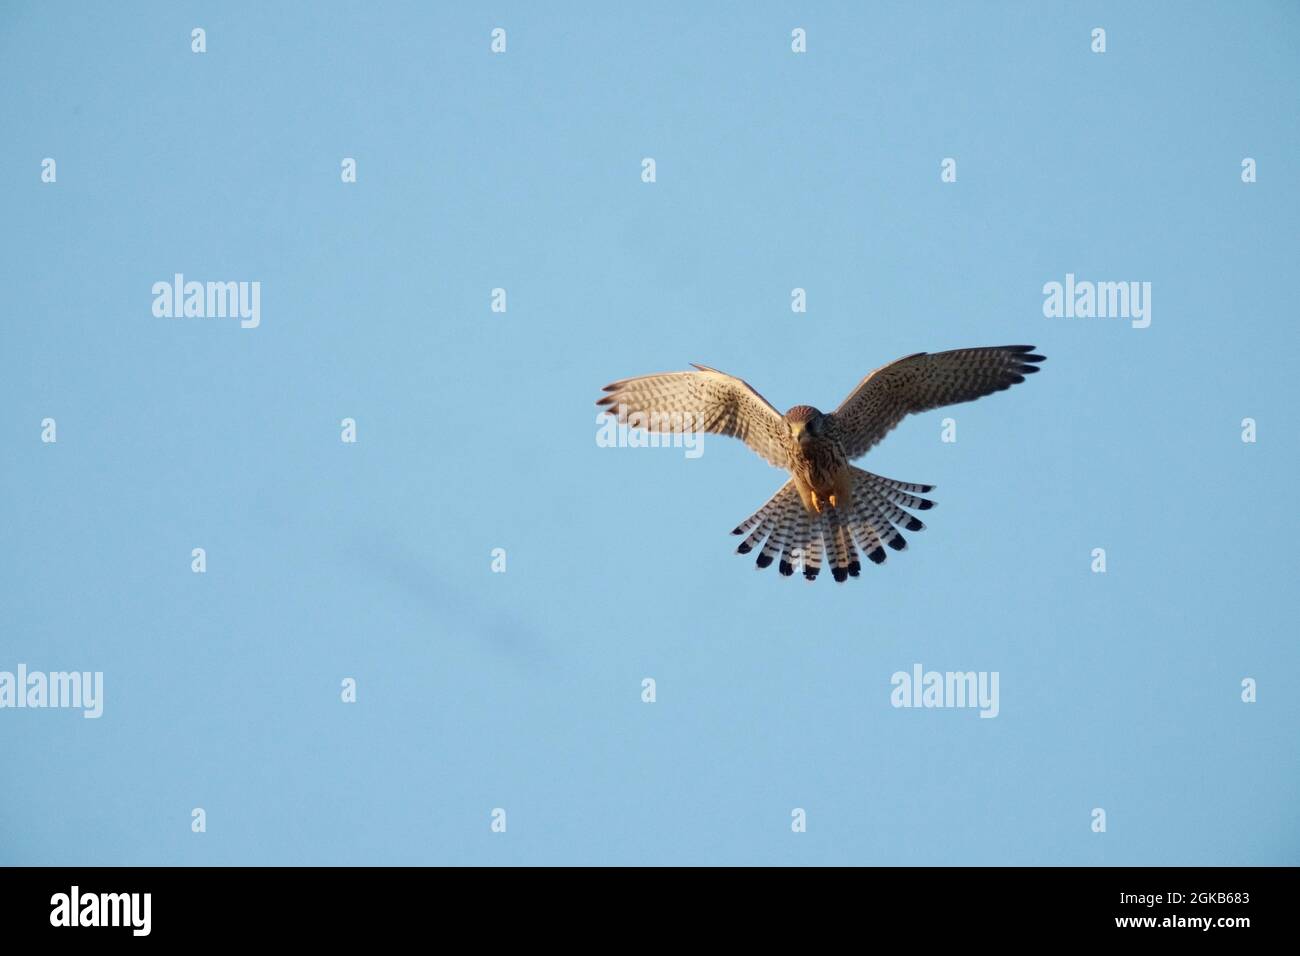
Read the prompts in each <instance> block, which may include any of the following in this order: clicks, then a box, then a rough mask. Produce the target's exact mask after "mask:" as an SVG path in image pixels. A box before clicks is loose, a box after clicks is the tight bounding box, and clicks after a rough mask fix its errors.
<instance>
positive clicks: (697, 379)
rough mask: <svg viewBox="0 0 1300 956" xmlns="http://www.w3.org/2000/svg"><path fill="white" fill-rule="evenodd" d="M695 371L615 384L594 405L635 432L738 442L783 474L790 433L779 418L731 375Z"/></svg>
mask: <svg viewBox="0 0 1300 956" xmlns="http://www.w3.org/2000/svg"><path fill="white" fill-rule="evenodd" d="M692 364H694V363H692ZM695 368H696V369H697V371H694V372H663V373H661V374H659V375H643V376H641V377H639V378H626V379H623V380H622V381H619V382H614V383H612V384H610V385H606V386H605V389H604V390H605V391H606V392H608V393H609V394H608V395H606V396H605V397H604V398H602V399H599V400H598V401H597V402H596V404H597V405H599V406H601V407H602V408H603V409H604V410H605V411H607V412H608V413H609V414H611V415H615V416H616V417H617V418H618V420H619V422H620V423H622V424H626V425H631V426H632V427H634V428H635V427H640V428H645V429H646V430H647V431H653V432H697V431H698V432H709V433H710V434H713V435H729V436H731V437H734V438H739V439H740V440H741V441H743V442H744V443H745V444H746V445H748V446H749V447H750V448H752V449H753V450H754V451H756V452H758V453H759V454H760V455H762V456H763V457H764V458H766V459H767V460H768V461H769V462H771V463H772V464H773V465H775V466H776V467H777V468H788V467H789V464H790V462H789V455H788V451H787V449H788V447H789V445H788V436H789V429H788V428H787V426H786V423H785V419H784V418H782V417H781V413H780V412H778V411H777V410H776V409H775V408H773V407H772V404H771V403H770V402H769V401H768V400H767V399H765V398H764V397H763V396H762V395H760V394H758V392H756V391H754V389H753V388H751V387H750V385H749V384H748V383H747V382H744V381H742V380H741V379H738V378H736V377H735V376H734V375H728V374H726V373H725V372H719V371H718V370H717V369H712V368H708V367H707V366H704V365H696V366H695Z"/></svg>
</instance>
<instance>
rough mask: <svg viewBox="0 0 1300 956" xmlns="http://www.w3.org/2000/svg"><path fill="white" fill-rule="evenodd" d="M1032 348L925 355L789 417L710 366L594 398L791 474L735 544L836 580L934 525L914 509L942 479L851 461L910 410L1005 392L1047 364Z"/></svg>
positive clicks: (657, 427) (642, 421) (925, 503)
mask: <svg viewBox="0 0 1300 956" xmlns="http://www.w3.org/2000/svg"><path fill="white" fill-rule="evenodd" d="M1043 358H1044V356H1042V355H1036V354H1034V347H1033V346H1032V345H1001V346H994V347H991V348H975V349H955V350H953V351H951V352H934V353H930V352H917V353H916V354H915V355H908V356H906V357H905V358H901V359H898V360H897V361H896V362H890V363H889V364H888V365H883V366H881V367H880V368H878V369H876V370H875V371H874V372H872V373H871V374H870V375H868V376H867V377H866V378H864V379H863V380H862V381H861V382H860V383H859V384H858V387H857V388H855V389H854V390H853V391H852V392H850V393H849V396H848V397H847V398H846V399H844V401H843V402H841V403H840V407H839V408H837V409H835V411H833V412H829V413H826V412H820V411H818V410H817V409H815V408H813V407H812V406H811V405H796V406H794V407H793V408H791V409H790V410H789V411H788V412H786V413H785V414H784V415H782V414H781V413H780V412H778V411H777V410H776V409H775V408H774V407H773V406H772V404H771V403H770V402H768V400H767V399H765V398H764V397H763V396H762V395H760V394H758V392H756V391H754V389H753V388H751V387H750V386H749V384H748V383H746V382H744V381H741V380H740V379H738V378H736V377H734V376H731V375H727V374H726V373H725V372H719V371H718V370H717V369H713V368H708V367H707V366H704V365H694V363H692V364H693V367H694V368H695V369H696V370H695V371H694V372H665V373H663V374H660V375H644V376H641V377H639V378H628V379H624V380H623V381H621V382H614V383H613V384H612V385H606V386H605V389H604V390H605V391H606V392H608V393H609V394H608V395H606V396H605V397H604V398H601V399H600V400H598V401H597V402H596V404H597V405H599V406H601V407H602V408H603V409H604V410H605V411H607V412H609V413H611V414H614V415H617V417H618V420H619V422H620V423H623V424H630V425H631V426H632V427H642V428H646V429H647V430H649V431H658V432H679V431H700V432H709V433H711V434H715V435H730V436H733V437H735V438H739V439H740V440H741V441H743V442H744V443H745V444H746V445H748V446H749V447H750V448H752V449H753V450H754V451H756V452H758V454H759V455H761V456H762V457H764V458H766V459H767V460H768V461H769V462H771V463H772V464H773V465H775V466H776V467H778V468H784V469H785V470H786V471H788V472H790V480H789V481H787V482H786V483H785V484H784V485H782V486H781V487H780V489H778V490H777V492H776V494H774V495H773V496H772V497H771V498H770V499H768V501H767V503H766V504H765V505H763V507H761V508H759V509H758V510H757V511H756V512H754V513H753V514H752V515H750V516H749V517H748V518H746V519H745V520H744V521H742V522H741V523H740V525H739V526H738V527H737V528H736V529H735V530H734V531H732V534H737V535H740V534H743V535H746V537H745V540H744V541H742V542H741V543H740V547H738V548H737V549H736V550H737V551H738V552H739V553H740V554H748V553H749V552H750V551H753V550H754V549H756V548H759V549H760V550H759V553H758V559H757V564H758V566H759V567H760V568H765V567H767V566H768V565H770V564H771V563H772V562H773V561H775V560H777V559H778V558H779V559H780V564H779V568H780V571H781V573H782V574H783V575H787V576H788V575H791V574H793V573H794V571H795V566H796V564H799V565H801V566H802V569H803V575H804V577H805V578H807V579H808V580H809V581H812V580H814V579H815V578H816V577H817V574H818V572H819V571H820V570H821V565H822V561H823V555H825V556H826V557H827V558H828V559H829V562H830V566H831V573H832V575H834V577H835V580H836V581H844V580H846V579H848V578H849V577H857V576H858V572H859V571H860V570H861V567H862V566H861V564H859V562H858V551H859V550H861V551H862V553H863V554H865V555H866V556H867V557H868V558H869V559H870V560H871V561H873V562H874V563H876V564H880V563H882V562H883V561H884V560H885V548H886V547H888V548H892V549H893V550H895V551H902V550H903V549H904V548H905V547H907V539H906V538H904V537H903V534H902V531H900V530H899V529H900V528H902V529H906V530H907V531H920V530H922V529H923V528H924V527H925V525H923V524H922V523H921V521H920V520H919V519H918V518H916V517H915V516H914V515H912V514H910V513H909V512H908V511H905V510H904V509H905V508H910V509H912V510H915V511H925V510H928V509H930V508H933V507H934V502H933V501H931V500H930V499H928V498H922V497H920V496H921V495H924V494H927V493H929V492H930V491H931V490H933V488H934V486H933V485H918V484H909V483H907V482H903V481H894V480H893V479H890V478H882V477H881V476H880V475H876V474H872V473H871V472H869V471H864V470H863V469H861V468H855V467H854V466H852V465H850V464H849V462H850V461H852V460H853V459H855V458H860V457H861V456H862V455H865V454H866V453H867V451H869V450H870V449H871V448H872V447H873V446H874V445H875V444H876V443H877V442H879V441H880V440H881V439H882V438H884V437H885V436H886V435H887V434H889V432H890V431H892V430H893V428H894V427H895V426H896V425H897V424H898V423H899V422H900V421H902V420H903V418H904V417H905V416H907V415H908V414H910V413H912V412H924V411H929V410H930V409H932V408H939V407H940V406H943V405H956V404H958V403H960V402H970V401H974V400H975V399H977V398H980V397H982V396H984V395H989V394H991V393H993V392H1001V391H1003V390H1005V389H1008V388H1010V387H1011V386H1012V385H1016V384H1019V383H1020V382H1023V381H1024V380H1025V376H1026V375H1029V374H1031V373H1033V372H1037V371H1038V365H1037V363H1038V362H1041V361H1043Z"/></svg>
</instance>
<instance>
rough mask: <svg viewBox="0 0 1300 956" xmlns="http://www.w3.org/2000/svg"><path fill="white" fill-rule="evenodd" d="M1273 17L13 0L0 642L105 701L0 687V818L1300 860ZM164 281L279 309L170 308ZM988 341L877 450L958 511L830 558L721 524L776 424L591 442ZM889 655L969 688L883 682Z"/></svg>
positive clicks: (45, 838) (94, 837) (32, 859)
mask: <svg viewBox="0 0 1300 956" xmlns="http://www.w3.org/2000/svg"><path fill="white" fill-rule="evenodd" d="M194 27H203V28H204V29H205V30H206V39H207V52H206V53H203V54H201V55H200V54H195V53H192V52H191V48H190V32H191V30H192V29H193V28H194ZM494 27H503V28H504V29H505V30H506V31H507V50H506V52H505V53H504V54H501V55H493V54H492V53H491V52H490V50H489V42H490V36H489V35H490V32H491V30H492V29H493V28H494ZM795 27H802V28H804V29H806V31H807V37H808V41H807V42H808V52H807V53H806V54H801V55H800V54H794V53H792V52H791V50H790V33H791V30H792V29H794V28H795ZM1094 27H1103V28H1105V30H1106V34H1107V49H1106V52H1105V53H1104V54H1097V53H1093V52H1092V51H1091V50H1090V32H1091V30H1092V29H1093V28H1094ZM1297 53H1300V8H1297V7H1296V6H1295V5H1294V4H1290V3H1257V4H1250V5H1246V6H1244V7H1243V6H1228V5H1222V4H1219V5H1214V4H1190V5H1183V4H1178V5H1173V4H1142V5H1131V4H1104V3H1103V4H1051V3H1022V4H902V3H897V4H872V5H870V6H868V5H864V4H849V3H844V4H821V3H819V4H804V5H799V4H785V5H776V4H767V5H761V4H760V5H754V4H740V3H730V4H709V5H698V4H671V3H666V4H656V5H653V6H652V7H650V8H640V7H634V6H629V5H621V6H619V8H618V9H607V8H604V7H602V6H601V5H597V4H585V5H581V6H578V5H564V4H560V5H550V6H549V7H548V8H547V9H546V10H542V9H540V8H538V6H537V5H535V4H495V5H493V6H492V7H491V8H486V7H484V8H479V7H477V6H476V5H471V4H379V5H356V4H342V3H324V4H319V5H315V4H313V5H304V4H290V3H284V4H223V5H220V6H217V7H209V6H206V5H200V4H186V3H180V4H172V3H168V4H163V3H154V4H139V5H131V6H130V7H129V8H125V9H123V8H108V7H91V6H88V5H79V4H51V3H42V4H35V3H28V4H7V5H5V7H4V9H3V12H0V90H3V93H0V128H2V129H3V130H4V133H3V136H2V137H0V144H2V146H3V148H2V149H0V208H3V210H4V217H3V218H4V222H5V228H4V229H3V230H0V243H2V244H3V246H2V249H0V251H2V252H3V261H4V262H5V263H6V266H7V268H6V270H5V283H4V285H5V291H6V300H7V308H6V310H5V311H6V318H5V321H4V322H3V323H0V441H2V442H3V447H4V449H5V451H4V454H3V457H2V458H0V490H2V491H3V502H4V506H3V513H2V514H3V520H0V525H3V529H4V531H3V534H4V543H5V547H4V549H3V552H2V553H0V564H2V567H0V571H2V572H3V574H2V575H0V580H2V581H3V586H2V589H0V595H3V607H4V612H5V613H4V617H3V627H2V629H0V634H2V640H0V670H9V671H12V670H14V669H16V667H17V665H19V664H20V663H22V664H26V665H27V667H28V668H29V669H32V670H45V671H56V670H81V671H102V672H103V673H104V685H105V700H104V714H103V716H102V717H101V718H100V719H98V720H85V719H82V717H81V716H80V714H79V713H78V712H77V711H75V710H55V709H46V710H30V709H22V710H18V709H4V710H0V753H2V754H3V758H4V760H5V763H6V767H7V772H6V774H5V787H4V791H3V796H0V808H2V810H3V817H4V820H5V826H4V827H2V828H0V862H5V863H25V864H149V863H158V864H236V863H254V864H289V863H309V864H326V863H348V864H351V863H358V864H359V863H381V864H388V863H407V864H417V863H418V864H436V863H457V864H539V863H563V864H588V863H620V864H636V863H649V864H667V863H744V864H756V863H768V864H822V863H857V864H968V863H969V864H974V863H980V864H1062V863H1069V864H1220V863H1221V864H1282V863H1288V864H1295V863H1297V862H1300V828H1298V825H1297V821H1296V815H1295V807H1296V805H1297V800H1298V799H1300V764H1298V763H1297V760H1296V745H1295V735H1296V730H1297V727H1300V704H1297V701H1296V698H1295V695H1294V693H1293V689H1294V687H1295V686H1296V684H1297V680H1298V679H1300V673H1298V671H1300V654H1298V652H1297V649H1296V640H1295V638H1296V635H1295V627H1294V614H1293V613H1291V610H1292V609H1291V607H1290V602H1289V601H1288V602H1286V603H1284V595H1286V596H1289V594H1290V591H1291V589H1292V588H1293V586H1294V576H1295V556H1294V546H1293V542H1294V541H1295V539H1296V535H1297V531H1298V530H1300V529H1298V528H1297V519H1296V509H1295V507H1294V505H1293V504H1292V503H1291V502H1290V501H1289V497H1288V493H1287V488H1288V486H1289V484H1290V482H1291V480H1292V478H1293V476H1294V474H1295V471H1296V465H1297V456H1296V443H1295V438H1294V422H1293V418H1292V416H1293V406H1294V398H1295V393H1294V386H1293V376H1294V361H1295V360H1294V355H1295V352H1296V347H1297V344H1300V343H1298V342H1297V338H1298V336H1297V331H1296V318H1295V314H1294V313H1295V301H1294V299H1295V297H1294V294H1293V284H1294V275H1295V263H1296V261H1297V257H1298V254H1300V240H1298V238H1297V231H1296V227H1295V224H1296V222H1297V221H1298V220H1300V181H1298V180H1297V177H1296V175H1295V172H1294V167H1295V158H1296V156H1298V155H1300V131H1298V128H1297V124H1296V123H1295V122H1294V107H1295V104H1296V102H1298V101H1300V98H1298V94H1300V59H1298V58H1297ZM47 157H49V158H53V159H55V160H56V162H57V181H56V182H55V183H43V182H42V181H41V162H42V160H43V159H44V158H47ZM344 157H353V158H355V159H356V162H357V182H356V183H354V184H345V183H343V182H341V178H340V162H341V161H342V159H343V158H344ZM644 157H653V158H654V159H655V161H656V164H657V170H656V171H657V181H656V182H654V183H653V184H647V183H643V182H642V181H641V160H642V159H643V158H644ZM945 157H952V158H955V159H956V161H957V170H958V176H957V181H956V182H955V183H941V182H940V175H939V173H940V162H941V160H942V159H944V158H945ZM1244 157H1251V158H1253V159H1254V160H1255V161H1256V163H1257V170H1258V181H1257V182H1255V183H1252V184H1245V183H1243V182H1242V181H1241V162H1242V159H1243V158H1244ZM177 272H180V273H184V274H185V275H186V277H187V278H190V279H197V280H200V281H207V280H214V281H215V280H222V281H224V280H232V281H258V282H260V283H261V324H260V326H259V327H258V328H256V329H241V328H240V327H239V325H238V323H235V322H232V321H230V320H205V319H164V318H156V317H155V316H154V315H153V314H152V312H151V305H152V301H153V297H152V294H151V291H150V290H151V287H152V285H153V283H155V282H157V281H160V280H161V281H169V280H170V279H171V277H172V276H173V274H175V273H177ZM1067 273H1074V274H1076V275H1077V276H1078V277H1079V278H1080V279H1090V280H1094V281H1143V282H1150V283H1151V284H1152V302H1151V306H1152V322H1151V325H1150V327H1149V328H1146V329H1134V328H1132V327H1131V325H1130V324H1129V323H1128V322H1127V321H1122V320H1112V319H1049V318H1046V317H1044V315H1043V311H1042V304H1043V294H1042V287H1043V285H1044V283H1047V282H1051V281H1063V280H1064V277H1065V275H1066V274H1067ZM496 287H501V288H505V289H506V290H507V295H508V299H507V301H508V311H507V312H506V313H504V314H500V313H494V312H492V311H491V310H490V308H489V305H490V293H491V290H492V289H493V288H496ZM796 287H799V288H804V289H806V290H807V297H808V311H807V313H806V314H794V313H792V312H791V309H790V293H791V289H793V288H796ZM1013 342H1028V343H1034V344H1036V345H1037V346H1038V347H1039V349H1040V351H1042V352H1044V353H1045V354H1046V355H1047V356H1048V361H1047V363H1046V364H1045V367H1044V370H1043V374H1041V375H1038V376H1036V377H1034V378H1033V379H1031V380H1029V381H1028V382H1027V383H1026V384H1024V385H1021V386H1017V387H1016V388H1014V389H1012V390H1011V391H1009V392H1006V393H1003V394H998V395H995V396H992V397H990V398H987V399H983V400H981V401H979V402H977V403H975V404H971V405H965V406H960V407H958V408H956V409H953V410H946V411H937V412H932V413H927V414H924V415H920V416H915V417H913V418H911V419H909V420H907V421H906V422H904V424H903V425H902V426H901V427H900V428H899V429H898V430H897V431H895V432H894V433H893V434H891V435H890V437H889V438H888V439H887V440H886V441H885V442H884V443H883V444H882V445H881V446H879V447H878V448H877V449H875V450H873V452H872V453H871V454H870V455H869V456H868V457H867V458H865V459H864V460H863V461H862V462H860V464H861V465H863V466H864V467H866V468H868V469H870V470H872V471H875V472H878V473H880V474H883V475H886V476H889V477H891V478H898V479H902V480H905V481H917V482H926V483H933V484H936V485H937V486H938V487H937V490H936V491H935V493H934V497H935V498H936V499H937V501H938V502H939V506H938V508H937V509H936V510H934V511H932V512H929V513H928V514H927V515H926V523H927V525H928V526H929V527H928V530H926V531H925V532H922V533H920V534H916V535H912V536H910V537H911V540H912V546H911V548H910V549H909V550H908V551H906V552H904V553H902V554H899V555H891V560H890V561H889V562H888V563H887V564H886V565H884V566H883V567H879V568H877V567H868V568H865V569H864V570H863V572H862V576H861V577H860V578H858V579H857V580H853V581H850V582H849V583H847V584H845V585H842V586H836V585H834V584H833V583H832V582H831V581H830V580H829V579H828V576H827V575H823V577H822V579H821V580H819V581H817V582H816V583H815V584H811V585H810V584H806V583H805V582H803V581H801V580H798V579H796V580H785V579H782V578H779V577H778V576H777V575H776V574H775V573H774V569H771V570H768V571H766V572H763V573H757V572H755V570H754V568H753V563H752V560H750V559H748V558H740V557H737V556H735V555H734V554H733V553H732V549H733V548H734V545H735V543H736V542H735V539H733V538H731V537H730V536H729V534H728V532H729V531H730V529H731V528H732V527H733V526H734V525H735V524H736V523H737V522H738V521H739V520H740V519H742V518H744V517H745V516H746V515H748V514H750V513H751V512H752V511H754V510H755V509H756V508H757V507H758V506H759V505H761V504H762V503H763V501H765V500H766V498H767V497H768V496H769V495H770V494H771V493H772V492H773V491H774V490H775V489H776V488H777V487H778V485H779V484H780V483H781V481H782V480H783V478H782V475H781V474H780V473H779V472H777V471H775V470H774V469H772V468H770V467H769V466H768V465H767V464H765V463H764V462H763V461H761V460H760V459H758V458H757V457H756V456H755V455H753V454H752V453H751V452H750V451H749V450H748V449H746V448H745V447H744V446H743V445H741V444H739V443H735V442H729V441H726V440H723V439H713V440H706V443H705V446H704V447H705V453H704V454H703V456H702V457H700V458H699V459H697V460H688V459H687V458H685V456H684V455H683V453H682V451H681V450H680V449H678V450H673V449H611V448H600V447H597V444H596V442H595V435H596V424H595V417H594V406H593V405H592V401H593V400H594V399H595V398H596V397H597V396H598V395H599V388H600V386H602V385H604V384H605V383H606V382H609V381H612V380H614V379H616V378H621V377H625V376H630V375H637V374H644V373H648V372H655V371H663V370H669V369H677V368H685V367H686V366H687V363H688V362H692V361H694V362H701V363H705V364H708V365H711V366H715V367H717V368H720V369H723V370H725V371H728V372H733V373H735V374H738V375H741V376H743V377H745V378H746V379H747V380H748V381H750V382H751V383H752V384H753V385H754V386H755V387H757V388H758V389H759V390H760V391H762V392H763V393H764V394H765V395H766V396H767V397H768V398H769V399H770V400H771V401H772V402H773V403H774V404H775V405H776V406H777V407H778V408H780V409H785V408H788V407H789V406H791V405H794V404H798V403H809V404H813V405H817V406H820V407H822V408H823V409H831V408H834V407H835V405H837V404H838V403H839V401H840V399H841V398H842V397H843V395H844V394H845V393H847V392H848V391H849V390H850V389H851V388H852V387H853V386H854V385H855V384H856V383H857V381H858V380H859V379H860V378H861V377H862V376H863V375H864V374H865V373H866V372H867V371H869V370H871V369H872V368H874V367H876V366H878V365H880V364H883V363H884V362H887V361H890V360H892V359H894V358H897V357H899V356H902V355H906V354H909V353H912V352H916V351H923V350H924V351H939V350H943V349H948V348H956V347H961V346H972V345H997V344H1004V343H1013ZM349 417H350V418H353V419H355V420H356V422H357V428H358V441H357V442H356V443H355V444H345V443H343V442H342V441H340V421H341V420H342V419H344V418H349ZM945 417H953V418H955V419H956V421H957V427H958V433H957V434H958V440H957V441H956V442H955V443H944V442H942V441H940V423H941V421H942V419H943V418H945ZM1246 417H1251V418H1254V419H1255V420H1256V421H1257V423H1258V440H1257V441H1256V442H1255V443H1253V444H1252V443H1244V442H1243V441H1242V440H1241V421H1242V419H1243V418H1246ZM45 418H53V419H55V420H56V422H57V439H58V440H57V442H56V443H53V444H49V443H43V442H42V441H41V422H42V420H43V419H45ZM196 547H202V548H204V549H206V553H207V571H206V573H205V574H194V573H192V572H191V567H190V562H191V551H192V549H193V548H196ZM498 547H500V548H505V549H506V552H507V571H506V573H504V574H494V573H492V571H491V567H490V565H491V551H492V549H493V548H498ZM1099 547H1100V548H1105V549H1106V554H1107V570H1106V573H1105V574H1095V573H1092V571H1091V570H1090V565H1091V562H1092V557H1091V556H1092V551H1093V549H1094V548H1099ZM915 663H920V664H922V665H923V666H924V667H925V668H926V669H935V670H939V671H947V670H963V671H964V670H976V671H989V672H992V671H996V672H998V673H999V675H1000V696H1001V700H1000V713H999V715H998V717H997V718H996V719H992V720H982V719H979V718H978V716H977V714H976V712H975V711H973V710H963V709H935V710H913V709H895V708H893V707H891V705H890V691H891V685H890V678H891V675H892V674H893V673H894V672H895V671H898V670H910V669H911V667H912V666H913V664H915ZM346 677H351V678H354V679H355V680H356V681H357V695H358V699H357V702H356V703H354V704H344V703H342V702H341V701H340V682H341V681H342V680H343V679H344V678H346ZM647 677H651V678H653V679H654V680H655V681H656V683H657V700H656V702H655V703H653V704H646V703H643V702H642V700H641V682H642V680H643V679H644V678H647ZM1247 677H1249V678H1254V679H1255V680H1256V681H1257V682H1258V700H1257V702H1255V703H1253V704H1246V703H1243V702H1242V700H1241V681H1242V680H1243V679H1244V678H1247ZM196 807H201V808H203V809H204V810H205V811H206V819H207V831H206V832H204V833H194V832H191V811H192V810H193V809H194V808H196ZM498 807H499V808H504V809H505V810H506V812H507V815H508V817H507V819H508V827H507V831H506V832H505V833H504V834H502V833H493V832H491V830H490V827H489V824H490V814H491V811H492V810H493V808H498ZM1098 807H1099V808H1103V809H1104V810H1105V811H1106V815H1107V829H1106V832H1105V833H1095V832H1093V831H1092V828H1091V822H1092V816H1091V814H1092V811H1093V809H1094V808H1098ZM794 808H802V809H804V810H805V811H806V814H807V832H805V833H794V832H792V830H791V811H792V810H793V809H794Z"/></svg>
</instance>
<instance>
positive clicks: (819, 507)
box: [812, 491, 822, 514]
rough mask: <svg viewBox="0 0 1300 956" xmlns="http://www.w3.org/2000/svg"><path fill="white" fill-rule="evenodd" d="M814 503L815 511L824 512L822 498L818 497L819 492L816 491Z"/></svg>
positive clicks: (813, 494) (813, 498) (813, 495)
mask: <svg viewBox="0 0 1300 956" xmlns="http://www.w3.org/2000/svg"><path fill="white" fill-rule="evenodd" d="M812 505H813V511H815V512H817V513H818V514H821V513H822V503H821V499H819V498H818V497H817V492H815V491H814V492H813V493H812Z"/></svg>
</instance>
